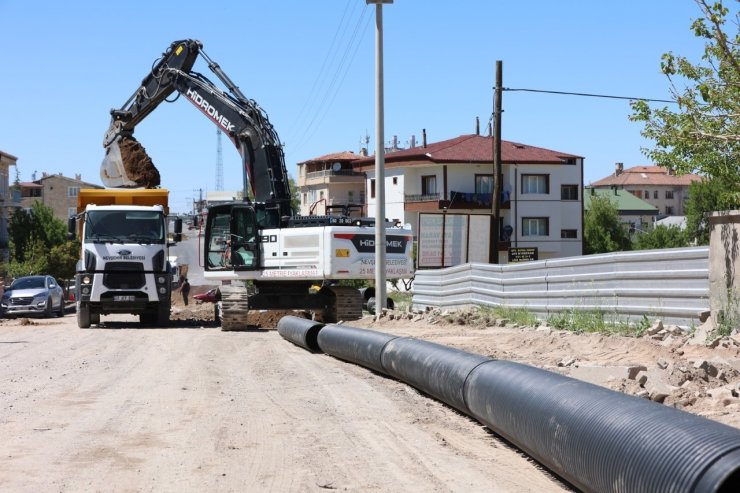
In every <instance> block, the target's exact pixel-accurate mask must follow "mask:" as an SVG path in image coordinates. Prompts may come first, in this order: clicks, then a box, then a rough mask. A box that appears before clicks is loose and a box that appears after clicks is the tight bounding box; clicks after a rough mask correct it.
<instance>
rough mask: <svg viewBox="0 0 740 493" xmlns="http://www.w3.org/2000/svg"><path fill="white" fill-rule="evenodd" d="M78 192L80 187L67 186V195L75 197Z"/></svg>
mask: <svg viewBox="0 0 740 493" xmlns="http://www.w3.org/2000/svg"><path fill="white" fill-rule="evenodd" d="M79 194H80V187H67V197H77V196H78V195H79Z"/></svg>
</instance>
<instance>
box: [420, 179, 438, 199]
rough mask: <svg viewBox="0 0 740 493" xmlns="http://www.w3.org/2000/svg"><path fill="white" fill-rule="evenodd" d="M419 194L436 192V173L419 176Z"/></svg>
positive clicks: (434, 193) (433, 193)
mask: <svg viewBox="0 0 740 493" xmlns="http://www.w3.org/2000/svg"><path fill="white" fill-rule="evenodd" d="M421 194H422V195H436V194H437V175H425V176H422V177H421Z"/></svg>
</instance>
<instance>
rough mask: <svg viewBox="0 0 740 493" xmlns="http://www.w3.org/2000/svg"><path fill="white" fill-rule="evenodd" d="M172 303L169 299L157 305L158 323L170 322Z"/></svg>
mask: <svg viewBox="0 0 740 493" xmlns="http://www.w3.org/2000/svg"><path fill="white" fill-rule="evenodd" d="M170 305H171V303H170V302H169V301H163V302H162V303H160V304H159V306H158V307H157V325H167V324H169V323H170Z"/></svg>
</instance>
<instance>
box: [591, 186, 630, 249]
mask: <svg viewBox="0 0 740 493" xmlns="http://www.w3.org/2000/svg"><path fill="white" fill-rule="evenodd" d="M583 242H584V250H585V252H586V254H587V255H588V254H592V253H608V252H618V251H624V250H631V249H632V242H631V241H630V237H629V234H628V233H627V230H626V229H625V227H624V225H623V224H622V223H621V221H620V220H619V211H618V210H617V208H616V206H615V205H614V204H613V203H612V202H611V200H609V198H608V197H600V196H598V195H596V196H594V197H592V198H591V206H590V208H589V209H588V210H587V211H585V213H584V218H583Z"/></svg>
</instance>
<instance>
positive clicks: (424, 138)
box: [421, 128, 427, 148]
mask: <svg viewBox="0 0 740 493" xmlns="http://www.w3.org/2000/svg"><path fill="white" fill-rule="evenodd" d="M421 146H422V147H424V148H426V146H427V129H426V128H422V129H421Z"/></svg>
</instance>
